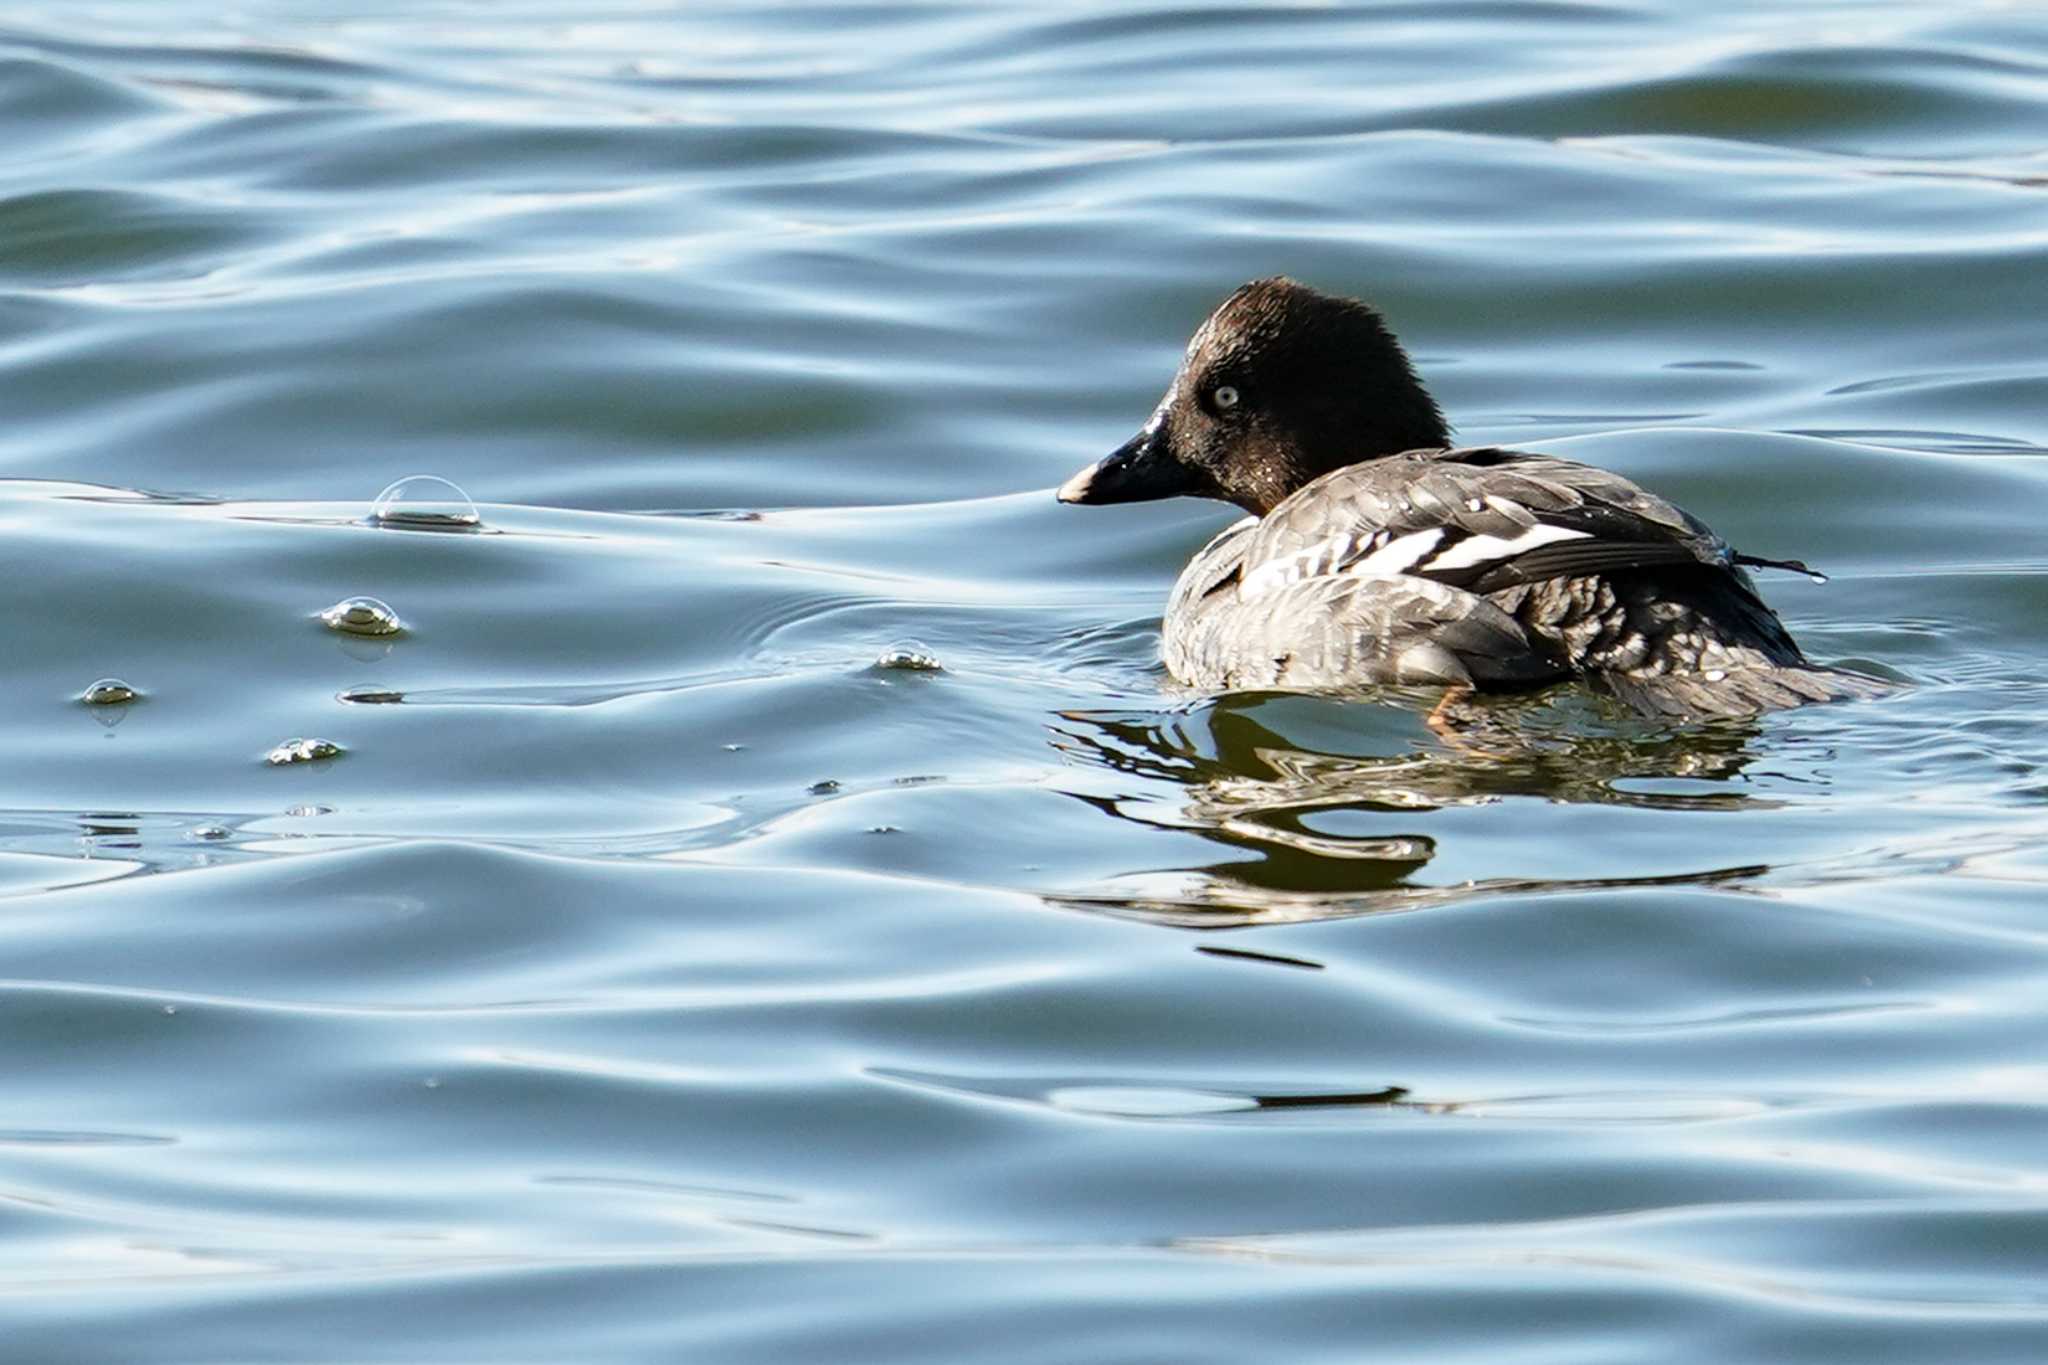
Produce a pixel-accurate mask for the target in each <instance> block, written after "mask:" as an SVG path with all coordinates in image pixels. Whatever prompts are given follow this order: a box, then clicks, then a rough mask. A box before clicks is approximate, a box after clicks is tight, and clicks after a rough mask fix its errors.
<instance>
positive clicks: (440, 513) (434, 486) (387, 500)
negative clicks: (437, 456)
mask: <svg viewBox="0 0 2048 1365" xmlns="http://www.w3.org/2000/svg"><path fill="white" fill-rule="evenodd" d="M370 524H371V525H372V526H392V527H397V528H400V529H402V530H413V531H474V530H477V529H478V528H479V527H481V526H482V525H483V524H484V520H483V518H482V517H480V516H478V515H477V510H476V504H475V503H474V502H472V501H471V500H470V496H469V494H467V493H465V492H463V491H462V490H461V489H460V488H458V487H457V486H456V485H454V484H452V483H450V482H449V481H448V480H446V479H444V478H442V477H441V476H440V475H438V474H409V475H407V476H406V477H405V478H402V479H400V480H399V481H398V482H396V483H394V484H392V485H391V486H390V487H388V488H386V489H385V490H384V491H383V492H382V493H379V494H378V495H377V501H376V502H375V503H374V504H372V505H371V507H370Z"/></svg>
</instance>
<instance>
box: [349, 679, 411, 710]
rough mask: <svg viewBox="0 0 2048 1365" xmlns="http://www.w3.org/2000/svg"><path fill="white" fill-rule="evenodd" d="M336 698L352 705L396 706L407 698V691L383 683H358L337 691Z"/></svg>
mask: <svg viewBox="0 0 2048 1365" xmlns="http://www.w3.org/2000/svg"><path fill="white" fill-rule="evenodd" d="M334 699H335V700H336V701H338V702H345V703H347V704H348V705H351V706H396V705H397V704H398V703H399V702H402V701H404V700H405V693H403V692H401V691H399V690H398V689H397V688H395V687H386V686H384V685H383V684H382V683H357V684H356V685H355V686H354V687H349V688H344V689H342V690H341V691H339V692H337V693H335V694H334Z"/></svg>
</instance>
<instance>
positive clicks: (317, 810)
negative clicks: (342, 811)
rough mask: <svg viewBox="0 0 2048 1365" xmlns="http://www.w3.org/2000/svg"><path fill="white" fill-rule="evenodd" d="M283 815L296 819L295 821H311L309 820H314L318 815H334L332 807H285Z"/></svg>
mask: <svg viewBox="0 0 2048 1365" xmlns="http://www.w3.org/2000/svg"><path fill="white" fill-rule="evenodd" d="M284 813H285V814H286V815H289V816H291V817H292V818H293V819H296V820H311V819H313V818H314V817H315V816H320V815H332V814H334V807H332V806H286V807H285V808H284Z"/></svg>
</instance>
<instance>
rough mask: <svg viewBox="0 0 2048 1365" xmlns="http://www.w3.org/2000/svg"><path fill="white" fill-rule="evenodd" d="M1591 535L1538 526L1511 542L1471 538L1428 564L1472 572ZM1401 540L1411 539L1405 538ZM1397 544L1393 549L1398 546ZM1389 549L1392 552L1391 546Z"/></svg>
mask: <svg viewBox="0 0 2048 1365" xmlns="http://www.w3.org/2000/svg"><path fill="white" fill-rule="evenodd" d="M1589 534H1590V533H1589V532H1586V531H1574V530H1571V529H1570V528H1569V527H1564V526H1545V525H1542V524H1540V523H1539V524H1538V525H1535V526H1531V527H1530V528H1529V529H1528V530H1526V531H1524V532H1522V533H1521V534H1520V535H1518V536H1515V537H1513V538H1512V539H1509V540H1502V539H1501V538H1500V537H1499V536H1470V537H1468V538H1466V539H1465V540H1462V541H1460V542H1459V543H1458V544H1456V545H1453V546H1452V547H1451V548H1450V549H1448V550H1446V551H1444V552H1443V553H1442V554H1440V555H1438V556H1437V557H1436V558H1435V559H1433V560H1431V561H1430V563H1429V567H1430V570H1431V571H1432V572H1434V571H1436V570H1438V569H1472V568H1477V567H1478V566H1479V565H1481V564H1499V563H1506V562H1507V561H1508V560H1510V559H1513V558H1514V557H1515V556H1516V555H1524V554H1527V553H1529V551H1531V550H1533V549H1535V548H1536V547H1537V546H1539V545H1550V544H1553V543H1555V542H1557V541H1560V540H1585V539H1586V538H1587V537H1588V535H1589ZM1401 539H1402V540H1409V539H1412V537H1409V536H1403V537H1402V538H1401ZM1400 543H1401V541H1399V540H1397V541H1395V542H1394V545H1399V544H1400ZM1387 548H1388V549H1390V550H1391V549H1393V548H1394V546H1393V545H1389V546H1388V547H1387Z"/></svg>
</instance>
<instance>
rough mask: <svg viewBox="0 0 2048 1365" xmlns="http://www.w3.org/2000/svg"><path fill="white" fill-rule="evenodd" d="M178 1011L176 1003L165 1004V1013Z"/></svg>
mask: <svg viewBox="0 0 2048 1365" xmlns="http://www.w3.org/2000/svg"><path fill="white" fill-rule="evenodd" d="M177 1012H178V1007H177V1006H176V1005H165V1006H164V1013H165V1014H176V1013H177Z"/></svg>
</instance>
